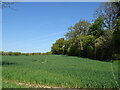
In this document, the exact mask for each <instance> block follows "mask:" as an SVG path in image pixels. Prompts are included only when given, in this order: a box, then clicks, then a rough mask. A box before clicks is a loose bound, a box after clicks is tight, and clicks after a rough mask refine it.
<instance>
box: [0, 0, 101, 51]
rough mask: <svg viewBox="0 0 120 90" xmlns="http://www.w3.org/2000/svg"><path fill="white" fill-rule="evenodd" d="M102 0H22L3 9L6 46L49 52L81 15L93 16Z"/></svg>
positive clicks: (89, 18) (9, 49) (4, 43)
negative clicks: (49, 0)
mask: <svg viewBox="0 0 120 90" xmlns="http://www.w3.org/2000/svg"><path fill="white" fill-rule="evenodd" d="M99 5H100V2H79V3H65V2H61V3H60V2H58V3H55V2H49V3H46V2H45V3H43V2H34V3H33V2H26V3H25V2H21V3H15V4H14V5H12V8H14V9H10V8H4V9H3V13H2V15H3V17H2V19H3V22H2V24H3V25H2V26H3V27H2V30H3V32H2V35H3V39H2V40H3V41H2V45H3V47H2V50H3V51H20V52H47V51H50V50H51V46H52V44H53V43H54V42H55V41H56V40H57V39H59V38H62V37H64V34H65V33H66V32H67V29H68V27H69V26H73V25H74V24H75V23H77V22H78V21H79V20H80V19H85V20H88V21H90V22H91V21H92V20H93V14H94V11H95V10H96V8H98V7H99Z"/></svg>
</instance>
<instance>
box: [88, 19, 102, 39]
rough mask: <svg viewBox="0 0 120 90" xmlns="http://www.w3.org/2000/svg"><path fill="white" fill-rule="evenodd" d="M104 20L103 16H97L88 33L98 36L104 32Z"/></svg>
mask: <svg viewBox="0 0 120 90" xmlns="http://www.w3.org/2000/svg"><path fill="white" fill-rule="evenodd" d="M103 30H104V22H103V19H102V18H101V17H99V18H97V20H95V21H94V23H93V24H92V25H91V26H90V28H89V31H88V35H94V36H95V37H96V38H98V37H100V36H101V35H102V34H103Z"/></svg>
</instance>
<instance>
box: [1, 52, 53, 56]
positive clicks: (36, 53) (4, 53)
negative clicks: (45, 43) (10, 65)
mask: <svg viewBox="0 0 120 90" xmlns="http://www.w3.org/2000/svg"><path fill="white" fill-rule="evenodd" d="M49 54H51V52H46V53H41V52H34V53H21V52H4V51H0V55H9V56H19V55H26V56H30V55H49Z"/></svg>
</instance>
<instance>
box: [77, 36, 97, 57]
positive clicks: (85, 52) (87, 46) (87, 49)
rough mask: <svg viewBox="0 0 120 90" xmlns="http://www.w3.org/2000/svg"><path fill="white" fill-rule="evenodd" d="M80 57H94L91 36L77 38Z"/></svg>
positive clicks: (93, 42)
mask: <svg viewBox="0 0 120 90" xmlns="http://www.w3.org/2000/svg"><path fill="white" fill-rule="evenodd" d="M79 41H80V50H81V51H80V52H81V55H80V56H81V57H88V58H92V57H94V46H95V37H94V36H93V35H87V36H82V37H79Z"/></svg>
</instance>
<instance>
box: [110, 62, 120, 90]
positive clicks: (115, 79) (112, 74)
mask: <svg viewBox="0 0 120 90" xmlns="http://www.w3.org/2000/svg"><path fill="white" fill-rule="evenodd" d="M110 64H111V71H112V75H113V78H114V80H115V83H116V85H117V86H118V88H119V84H118V82H117V80H116V77H115V74H114V72H113V64H112V63H110ZM119 90H120V88H119Z"/></svg>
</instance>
